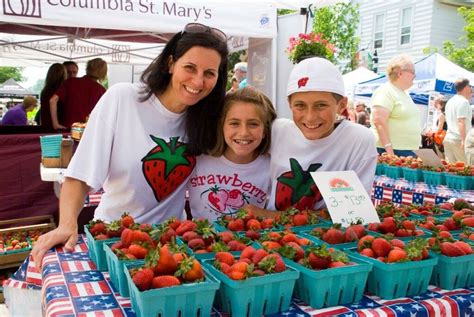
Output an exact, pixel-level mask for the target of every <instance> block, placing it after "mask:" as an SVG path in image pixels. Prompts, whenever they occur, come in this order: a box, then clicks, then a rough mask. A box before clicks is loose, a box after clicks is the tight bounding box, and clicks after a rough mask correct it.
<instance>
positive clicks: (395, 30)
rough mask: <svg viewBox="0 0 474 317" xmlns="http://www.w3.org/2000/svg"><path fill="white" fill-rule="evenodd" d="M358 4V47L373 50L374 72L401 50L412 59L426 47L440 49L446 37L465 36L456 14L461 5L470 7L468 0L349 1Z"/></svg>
mask: <svg viewBox="0 0 474 317" xmlns="http://www.w3.org/2000/svg"><path fill="white" fill-rule="evenodd" d="M353 2H354V3H358V4H359V6H360V7H359V13H360V24H359V28H358V30H359V32H358V35H359V37H360V50H361V51H366V53H365V54H367V55H368V54H370V55H369V56H373V55H374V53H375V52H377V57H378V65H377V64H374V66H375V67H378V69H377V71H378V72H379V73H380V72H384V71H385V68H386V65H387V62H388V61H389V60H390V59H391V58H392V57H394V56H395V55H399V54H402V53H405V54H409V55H411V56H412V57H413V60H414V61H417V60H420V59H421V58H423V57H425V56H426V55H427V54H425V53H423V49H425V48H428V47H437V48H439V49H440V48H442V47H443V42H444V41H446V40H450V41H453V42H454V43H458V42H459V38H460V37H461V36H463V35H465V32H464V30H463V28H464V26H465V20H464V19H463V18H462V17H461V16H460V15H459V14H458V12H457V9H458V8H459V7H461V6H465V7H472V6H473V5H474V3H473V1H471V0H418V1H414V0H397V1H382V0H375V1H366V0H353Z"/></svg>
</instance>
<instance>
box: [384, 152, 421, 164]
mask: <svg viewBox="0 0 474 317" xmlns="http://www.w3.org/2000/svg"><path fill="white" fill-rule="evenodd" d="M377 163H379V164H387V165H390V166H400V167H409V168H422V166H423V161H422V160H421V159H419V158H416V157H413V156H397V155H390V154H388V153H383V154H381V155H380V156H379V157H378V158H377Z"/></svg>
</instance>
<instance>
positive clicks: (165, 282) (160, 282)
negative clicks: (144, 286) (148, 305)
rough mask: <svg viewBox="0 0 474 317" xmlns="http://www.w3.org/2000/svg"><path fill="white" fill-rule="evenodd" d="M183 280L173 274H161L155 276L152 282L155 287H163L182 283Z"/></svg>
mask: <svg viewBox="0 0 474 317" xmlns="http://www.w3.org/2000/svg"><path fill="white" fill-rule="evenodd" d="M180 284H181V281H180V280H179V279H178V278H177V277H176V276H173V275H160V276H155V277H154V278H153V281H152V283H151V285H152V287H153V288H163V287H171V286H176V285H180Z"/></svg>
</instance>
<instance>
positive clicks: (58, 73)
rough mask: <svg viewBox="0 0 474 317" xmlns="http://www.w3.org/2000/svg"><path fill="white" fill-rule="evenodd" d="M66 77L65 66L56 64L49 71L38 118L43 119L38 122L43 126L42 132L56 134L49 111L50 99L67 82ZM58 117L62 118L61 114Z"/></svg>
mask: <svg viewBox="0 0 474 317" xmlns="http://www.w3.org/2000/svg"><path fill="white" fill-rule="evenodd" d="M66 76H67V72H66V67H65V66H64V65H63V64H60V63H54V64H53V65H51V66H50V67H49V69H48V73H47V74H46V79H45V82H44V87H43V90H41V94H40V104H41V109H40V110H39V111H38V113H37V116H39V117H40V118H41V122H38V124H41V131H43V132H54V128H53V122H52V121H51V111H50V110H49V109H50V108H49V99H51V97H52V96H53V94H54V93H55V92H56V91H57V90H58V89H59V87H60V86H61V84H62V83H63V82H64V81H65V80H66ZM58 117H60V118H61V114H59V115H58Z"/></svg>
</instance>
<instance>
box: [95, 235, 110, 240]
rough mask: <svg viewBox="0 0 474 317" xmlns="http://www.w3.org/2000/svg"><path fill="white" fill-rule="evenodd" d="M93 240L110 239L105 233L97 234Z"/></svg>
mask: <svg viewBox="0 0 474 317" xmlns="http://www.w3.org/2000/svg"><path fill="white" fill-rule="evenodd" d="M94 239H95V240H107V239H110V237H109V236H108V235H106V234H105V233H99V234H98V235H96V236H95V237H94Z"/></svg>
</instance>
